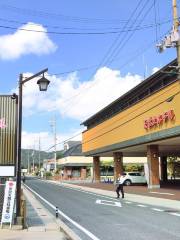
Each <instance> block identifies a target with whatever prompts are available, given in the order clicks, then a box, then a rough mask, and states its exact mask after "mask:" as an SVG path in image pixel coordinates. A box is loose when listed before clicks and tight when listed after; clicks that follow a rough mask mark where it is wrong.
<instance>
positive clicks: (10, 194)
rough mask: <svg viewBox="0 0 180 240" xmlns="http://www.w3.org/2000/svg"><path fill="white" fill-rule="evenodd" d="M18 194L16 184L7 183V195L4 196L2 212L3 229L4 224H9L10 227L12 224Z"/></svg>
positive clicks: (13, 182)
mask: <svg viewBox="0 0 180 240" xmlns="http://www.w3.org/2000/svg"><path fill="white" fill-rule="evenodd" d="M15 193H16V182H15V181H6V186H5V194H4V204H3V210H2V218H1V227H2V225H3V223H9V224H10V227H11V224H12V217H13V210H14V202H15Z"/></svg>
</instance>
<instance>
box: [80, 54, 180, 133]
mask: <svg viewBox="0 0 180 240" xmlns="http://www.w3.org/2000/svg"><path fill="white" fill-rule="evenodd" d="M176 67H177V60H176V59H175V60H173V61H172V62H170V63H169V64H167V65H166V66H164V67H163V68H161V69H160V70H159V71H157V72H156V73H154V74H153V75H151V76H150V77H148V78H147V79H145V80H144V81H142V82H141V83H140V84H138V85H137V86H135V87H134V88H132V89H131V90H130V91H128V92H127V93H125V94H124V95H122V96H121V97H119V98H118V99H116V100H115V101H113V102H112V103H110V104H109V105H108V106H106V107H105V108H103V109H102V110H100V111H99V112H97V113H96V114H94V115H93V116H91V117H90V118H88V119H87V120H85V121H84V122H83V123H81V125H84V126H87V128H88V129H89V128H92V127H95V126H96V125H98V124H100V123H101V122H103V121H105V120H107V119H109V118H111V117H113V116H114V115H116V114H118V113H119V112H122V111H124V110H125V109H127V108H129V107H131V106H132V105H134V104H136V103H137V102H139V101H141V100H143V99H145V98H146V97H149V96H150V95H152V94H154V93H155V92H157V91H159V90H160V89H162V88H164V87H166V86H167V85H169V84H171V83H172V82H174V81H176V80H177V72H176V70H177V69H176Z"/></svg>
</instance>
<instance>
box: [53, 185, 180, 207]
mask: <svg viewBox="0 0 180 240" xmlns="http://www.w3.org/2000/svg"><path fill="white" fill-rule="evenodd" d="M49 181H50V182H52V183H54V184H59V185H62V184H63V185H64V186H67V187H68V186H69V187H72V188H76V189H80V190H83V191H89V192H93V193H96V194H102V195H105V196H109V197H112V198H116V193H115V186H114V185H113V184H106V183H84V184H83V183H81V184H80V183H75V184H74V183H73V184H72V183H67V182H66V183H64V182H57V181H52V180H49ZM134 187H135V188H134ZM141 187H142V186H140V188H141ZM133 188H134V192H135V189H137V188H138V186H130V187H125V199H124V200H123V201H130V202H137V203H141V204H148V205H153V206H159V207H165V208H168V209H173V210H177V211H180V201H179V200H173V199H172V195H168V196H169V199H167V198H166V197H164V196H165V195H162V196H161V197H159V195H157V194H155V197H154V196H152V195H148V191H149V190H148V189H147V187H144V191H142V193H141V192H140V191H139V192H138V194H135V193H127V191H126V190H128V189H129V192H130V189H131V192H133V191H132V190H133ZM151 191H152V192H157V191H158V189H155V190H152V189H151ZM160 192H161V190H160ZM179 192H180V191H179ZM179 192H178V196H179V194H180V193H179ZM140 193H141V194H140ZM161 193H162V192H161ZM156 196H157V197H156ZM170 198H171V199H170Z"/></svg>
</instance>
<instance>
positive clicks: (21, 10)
mask: <svg viewBox="0 0 180 240" xmlns="http://www.w3.org/2000/svg"><path fill="white" fill-rule="evenodd" d="M2 9H4V10H8V11H13V12H18V13H21V14H23V15H33V16H37V17H46V18H47V17H49V18H61V20H64V21H74V22H81V23H83V22H84V23H86V24H87V23H89V22H92V23H96V24H97V23H98V24H102V23H103V24H118V25H119V23H127V22H128V21H129V20H121V19H105V18H87V17H86V18H85V17H77V16H67V15H64V14H60V13H52V12H45V11H40V10H34V9H27V8H19V7H16V6H12V5H5V4H1V10H2ZM131 20H132V21H133V19H131Z"/></svg>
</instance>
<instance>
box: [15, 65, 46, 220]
mask: <svg viewBox="0 0 180 240" xmlns="http://www.w3.org/2000/svg"><path fill="white" fill-rule="evenodd" d="M47 71H48V68H46V69H44V70H42V71H40V72H38V73H36V74H34V75H33V76H31V77H28V78H25V79H24V80H23V74H20V75H19V108H18V156H17V189H16V190H17V192H16V197H17V201H16V216H17V217H20V204H21V137H22V91H23V84H24V83H26V82H28V81H30V80H32V79H33V78H35V77H38V76H40V75H43V76H42V77H41V78H40V79H39V80H38V81H37V84H38V85H39V90H40V91H46V90H47V87H48V85H49V83H50V81H49V80H48V79H46V78H45V77H44V73H45V72H47Z"/></svg>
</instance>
